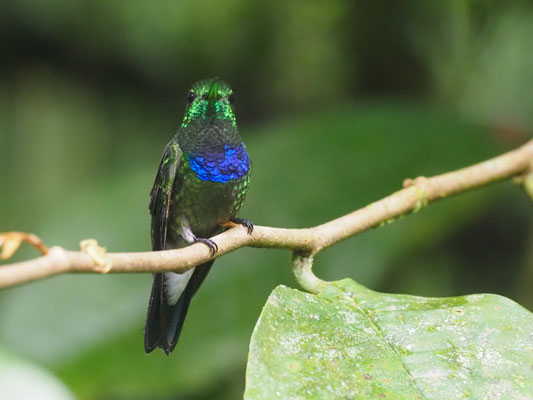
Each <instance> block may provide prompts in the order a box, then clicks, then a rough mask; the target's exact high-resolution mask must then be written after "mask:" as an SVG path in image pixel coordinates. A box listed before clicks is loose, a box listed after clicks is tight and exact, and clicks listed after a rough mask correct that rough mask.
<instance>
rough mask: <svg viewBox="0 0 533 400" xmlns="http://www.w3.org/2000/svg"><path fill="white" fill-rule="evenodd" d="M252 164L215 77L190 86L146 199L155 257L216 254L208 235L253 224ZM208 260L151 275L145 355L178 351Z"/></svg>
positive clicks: (227, 92)
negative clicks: (243, 212)
mask: <svg viewBox="0 0 533 400" xmlns="http://www.w3.org/2000/svg"><path fill="white" fill-rule="evenodd" d="M250 168H251V164H250V158H249V156H248V152H247V151H246V147H245V145H244V143H243V142H242V140H241V137H240V135H239V131H238V129H237V122H236V119H235V109H234V95H233V91H232V89H231V88H230V86H229V85H228V84H227V83H225V82H223V81H222V80H219V79H218V78H213V79H207V80H203V81H199V82H196V83H195V84H194V85H193V86H192V88H191V90H190V91H189V93H188V95H187V106H186V110H185V117H184V118H183V122H182V124H181V126H180V128H179V129H178V132H177V133H176V135H175V136H174V137H173V138H172V139H171V140H170V142H169V143H168V144H167V146H166V147H165V150H164V152H163V156H162V158H161V162H160V164H159V170H158V171H157V176H156V178H155V182H154V186H153V188H152V191H151V193H150V207H149V209H150V214H151V217H152V223H151V237H152V249H153V250H154V251H159V250H167V249H177V248H181V247H185V246H187V245H189V244H192V243H203V244H205V245H206V246H208V247H209V249H210V252H211V256H213V255H214V254H215V253H216V251H217V250H218V248H217V245H216V243H215V242H213V241H212V240H211V239H209V238H210V237H212V236H214V235H216V234H218V233H220V232H222V231H223V230H224V229H226V228H228V227H231V226H235V225H243V226H244V227H245V228H246V229H247V231H248V233H249V234H251V233H252V230H253V225H252V224H251V223H250V222H249V221H247V220H245V219H241V218H237V217H236V215H237V212H238V210H239V209H240V208H241V206H242V204H243V202H244V199H245V196H246V193H247V191H248V186H249V184H250V171H251V169H250ZM213 262H214V260H210V261H208V262H206V263H205V264H202V265H198V266H197V267H195V268H192V269H190V270H188V271H186V272H184V273H181V274H180V273H177V272H164V273H155V274H154V275H153V283H152V292H151V295H150V302H149V305H148V313H147V317H146V327H145V335H144V349H145V351H146V353H150V352H151V351H152V350H154V349H155V348H156V347H160V348H161V349H162V350H163V351H164V352H165V353H166V354H170V352H172V350H174V348H175V347H176V343H177V342H178V339H179V336H180V332H181V329H182V328H183V322H184V320H185V316H186V315H187V311H188V309H189V305H190V302H191V299H192V297H193V296H194V294H195V293H196V291H197V290H198V289H199V288H200V286H201V284H202V282H203V281H204V279H205V277H206V276H207V274H208V273H209V270H210V269H211V266H212V265H213Z"/></svg>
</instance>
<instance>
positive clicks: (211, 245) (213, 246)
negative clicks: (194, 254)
mask: <svg viewBox="0 0 533 400" xmlns="http://www.w3.org/2000/svg"><path fill="white" fill-rule="evenodd" d="M194 243H202V244H205V245H206V246H207V247H209V252H210V253H211V257H213V256H214V255H215V253H216V252H217V251H218V246H217V244H216V243H215V242H213V241H212V240H211V239H205V238H196V239H194Z"/></svg>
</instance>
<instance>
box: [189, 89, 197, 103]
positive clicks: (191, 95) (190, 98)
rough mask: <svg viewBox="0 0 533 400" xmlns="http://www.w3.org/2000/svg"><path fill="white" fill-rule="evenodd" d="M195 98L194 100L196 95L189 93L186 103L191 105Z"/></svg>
mask: <svg viewBox="0 0 533 400" xmlns="http://www.w3.org/2000/svg"><path fill="white" fill-rule="evenodd" d="M195 98H196V95H195V94H194V92H193V91H190V92H189V94H188V95H187V101H188V102H189V104H191V103H192V102H193V101H194V99H195Z"/></svg>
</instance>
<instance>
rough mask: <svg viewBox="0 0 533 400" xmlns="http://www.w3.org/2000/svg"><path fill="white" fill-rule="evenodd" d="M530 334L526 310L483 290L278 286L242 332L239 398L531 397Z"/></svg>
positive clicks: (348, 283)
mask: <svg viewBox="0 0 533 400" xmlns="http://www.w3.org/2000/svg"><path fill="white" fill-rule="evenodd" d="M532 332H533V316H532V314H531V313H530V312H528V311H527V310H526V309H524V308H523V307H521V306H520V305H518V304H516V303H515V302H513V301H511V300H509V299H507V298H505V297H501V296H497V295H492V294H481V295H470V296H462V297H453V298H424V297H416V296H408V295H390V294H383V293H378V292H374V291H371V290H369V289H366V288H364V287H363V286H361V285H359V284H357V283H355V282H354V281H352V280H349V279H346V280H343V281H339V282H336V283H334V284H331V285H329V286H328V288H327V289H326V290H325V291H324V292H323V293H322V294H320V295H319V296H316V295H311V294H307V293H302V292H300V291H298V290H294V289H289V288H287V287H284V286H279V287H278V288H276V289H275V290H274V292H273V293H272V294H271V296H270V298H269V299H268V302H267V304H266V306H265V308H264V309H263V313H262V314H261V317H260V319H259V321H258V323H257V326H256V328H255V331H254V334H253V336H252V342H251V345H250V357H249V362H248V370H247V384H246V395H245V397H246V398H247V399H274V398H290V399H309V398H334V399H340V398H342V399H345V398H346V399H348V398H349V399H355V398H364V399H382V398H385V399H402V400H407V399H462V398H469V399H533V335H532Z"/></svg>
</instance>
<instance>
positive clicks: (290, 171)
mask: <svg viewBox="0 0 533 400" xmlns="http://www.w3.org/2000/svg"><path fill="white" fill-rule="evenodd" d="M532 18H533V7H531V6H530V5H528V4H527V3H525V2H520V1H518V0H513V1H511V2H508V3H506V4H505V6H504V5H502V4H500V3H497V2H494V1H491V2H481V1H473V0H471V1H468V2H460V1H452V0H446V1H444V2H440V3H439V4H437V3H435V4H434V3H423V2H418V1H401V2H397V3H395V4H394V5H391V4H389V2H384V1H378V2H375V1H363V0H358V1H355V2H349V1H347V0H335V1H332V2H303V1H296V2H291V3H290V4H287V3H286V2H281V1H278V0H276V1H273V2H269V3H265V2H259V1H244V0H231V1H229V2H224V3H213V2H207V1H194V2H193V1H183V2H171V1H164V2H159V3H158V4H157V5H153V4H151V3H141V2H125V1H114V2H104V1H92V2H90V1H86V0H77V1H66V0H54V1H48V2H46V5H43V4H42V2H36V1H31V0H18V1H17V0H12V1H6V2H2V3H1V4H0V43H1V46H2V50H3V53H5V54H6V55H7V56H6V57H4V58H3V60H2V63H1V64H0V172H1V174H2V186H1V189H0V230H1V231H8V230H15V229H16V230H24V231H32V232H34V233H36V234H38V235H40V236H41V237H43V238H44V240H45V241H46V243H47V244H50V245H51V244H60V245H63V246H65V247H67V248H71V249H76V248H77V247H78V242H79V240H81V239H84V238H88V237H95V238H98V240H99V242H100V243H102V244H103V245H104V246H106V247H107V248H108V249H109V250H110V251H141V250H149V248H150V240H149V215H148V209H147V207H148V192H149V190H150V188H151V185H152V183H153V179H154V177H155V172H156V168H157V165H158V162H159V159H160V156H161V152H162V151H163V148H164V145H165V144H166V143H167V141H168V140H169V139H170V137H171V136H172V135H173V134H174V133H175V131H176V129H177V128H178V126H179V123H180V120H181V118H182V113H183V110H184V107H185V97H186V93H187V90H188V87H189V85H190V84H191V83H192V82H194V81H196V80H198V79H202V78H206V77H210V76H215V75H217V76H219V77H221V78H222V79H225V80H227V81H228V82H229V83H230V84H231V85H232V87H233V88H234V89H235V92H236V95H237V103H236V109H237V117H238V119H239V125H240V129H241V134H242V136H243V138H244V140H245V142H246V143H247V147H248V149H249V152H250V155H251V157H252V161H253V164H254V175H253V181H252V186H251V191H250V194H249V196H248V199H247V202H246V204H245V207H244V209H243V210H242V212H241V215H242V216H244V217H246V218H249V219H250V220H252V221H253V222H254V223H256V224H261V225H271V226H283V227H306V226H311V225H315V224H318V223H321V222H324V221H326V220H328V219H331V218H334V217H337V216H339V215H342V214H344V213H347V212H350V211H352V210H354V209H356V208H358V207H362V206H364V205H366V204H368V203H370V202H372V201H374V200H376V199H378V198H380V197H382V196H385V195H387V194H389V193H391V192H392V191H394V190H397V189H399V188H400V186H401V182H402V180H403V179H404V178H406V177H416V176H418V175H427V176H428V175H433V174H438V173H441V172H444V171H447V170H452V169H456V168H460V167H462V166H466V165H469V164H472V163H475V162H478V161H481V160H483V159H485V158H489V157H492V156H495V155H497V154H499V153H501V152H503V151H506V150H509V149H511V148H512V147H514V146H516V145H518V144H520V143H522V142H523V141H525V140H526V138H527V137H529V136H530V134H529V132H530V131H531V124H532V121H531V118H530V117H531V116H530V115H529V113H528V109H530V107H529V106H528V104H532V102H533V98H532V97H531V96H532V93H533V91H532V90H528V88H529V86H530V85H531V79H530V74H531V68H530V62H531V54H530V53H531V52H529V51H527V50H526V47H527V43H528V40H529V38H530V32H531V29H530V28H529V27H530V25H531V24H529V23H528V21H531V20H532ZM530 207H531V206H530V204H529V203H528V199H527V198H526V197H525V196H523V195H522V193H521V192H520V190H519V189H518V188H517V187H515V186H514V185H512V184H511V183H504V184H501V185H497V186H494V187H490V188H485V189H482V190H479V191H475V192H472V193H467V194H464V195H461V196H459V197H457V198H452V199H448V200H446V201H443V202H441V203H437V204H434V205H431V207H428V208H427V209H424V210H423V211H422V212H420V213H417V214H414V215H411V216H408V217H406V218H403V219H400V220H398V221H396V222H394V223H393V224H392V225H390V226H387V227H383V228H380V229H376V230H372V231H369V232H366V233H364V234H363V235H361V236H359V237H357V238H354V239H351V240H348V241H346V242H343V243H341V244H339V245H337V246H334V247H333V248H331V249H329V250H327V251H326V252H324V253H323V254H321V255H320V256H319V257H317V260H316V272H317V274H319V276H321V277H322V278H324V279H328V280H334V279H341V278H344V277H352V278H354V279H355V280H357V281H358V282H360V283H362V284H364V285H365V286H368V287H371V288H373V289H377V290H382V291H391V292H404V293H409V294H418V295H427V296H455V295H459V294H463V293H474V292H487V291H491V292H495V293H499V294H503V295H506V296H508V297H510V298H512V299H514V300H517V301H519V302H520V303H521V304H523V305H525V306H526V307H529V308H532V307H533V296H532V295H531V290H530V288H531V285H533V257H532V254H531V248H533V246H531V243H532V240H533V234H532V232H533V231H532V221H531V210H530ZM33 256H35V253H34V252H33V251H32V250H31V249H26V250H23V251H21V252H20V254H17V256H16V257H17V258H16V260H20V259H24V258H29V257H33ZM216 265H217V266H216V268H214V269H213V272H212V273H211V274H210V277H209V279H208V280H207V281H206V283H205V287H204V288H203V289H202V291H201V292H199V294H198V295H197V296H196V297H195V300H194V302H193V305H192V310H191V313H190V315H189V317H188V320H187V323H186V325H185V328H184V332H183V335H182V338H181V341H180V344H179V346H178V347H177V349H176V351H175V352H174V353H173V354H172V356H171V357H166V356H165V355H164V354H152V355H150V356H146V355H145V354H144V352H143V351H142V350H143V349H142V327H143V323H144V322H143V320H144V316H145V312H146V307H147V302H148V295H149V291H150V280H151V279H150V277H149V276H145V275H130V276H126V275H121V276H118V275H112V276H105V277H103V276H88V275H72V276H61V277H57V278H53V279H50V280H47V281H43V282H37V283H33V284H30V285H27V286H24V287H20V288H13V289H10V290H4V291H2V292H1V293H0V344H1V345H2V346H4V347H5V348H8V349H9V351H10V352H11V353H13V354H17V355H20V356H23V357H27V358H29V359H31V360H33V361H34V362H37V363H39V364H40V365H42V366H43V367H45V368H48V369H50V370H51V371H53V372H54V373H55V374H57V375H58V376H59V377H60V378H61V379H63V381H64V382H65V383H66V385H67V386H68V387H69V388H70V389H71V390H72V391H73V392H74V393H75V395H76V396H77V397H79V398H82V399H100V398H105V399H141V398H147V397H150V398H154V399H157V398H160V399H169V398H195V399H202V398H206V399H207V398H209V399H212V398H221V399H223V398H228V399H230V398H236V397H240V396H242V392H243V389H244V368H245V364H246V358H247V351H248V343H249V339H250V336H251V333H252V330H253V327H254V324H255V321H256V320H257V318H258V316H259V314H260V312H261V308H262V306H263V304H264V303H265V301H266V299H267V298H268V295H269V294H270V292H271V291H272V289H273V288H275V287H276V286H277V285H279V284H285V285H289V286H294V282H293V279H292V277H291V275H290V270H289V262H288V254H287V253H285V252H281V251H273V250H258V249H241V250H239V251H237V252H235V253H233V254H230V255H228V256H226V257H223V258H221V259H220V260H219V261H217V263H216ZM502 265H508V266H511V265H512V266H514V267H513V268H511V267H509V268H502V267H501V266H502ZM428 266H431V268H428Z"/></svg>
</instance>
